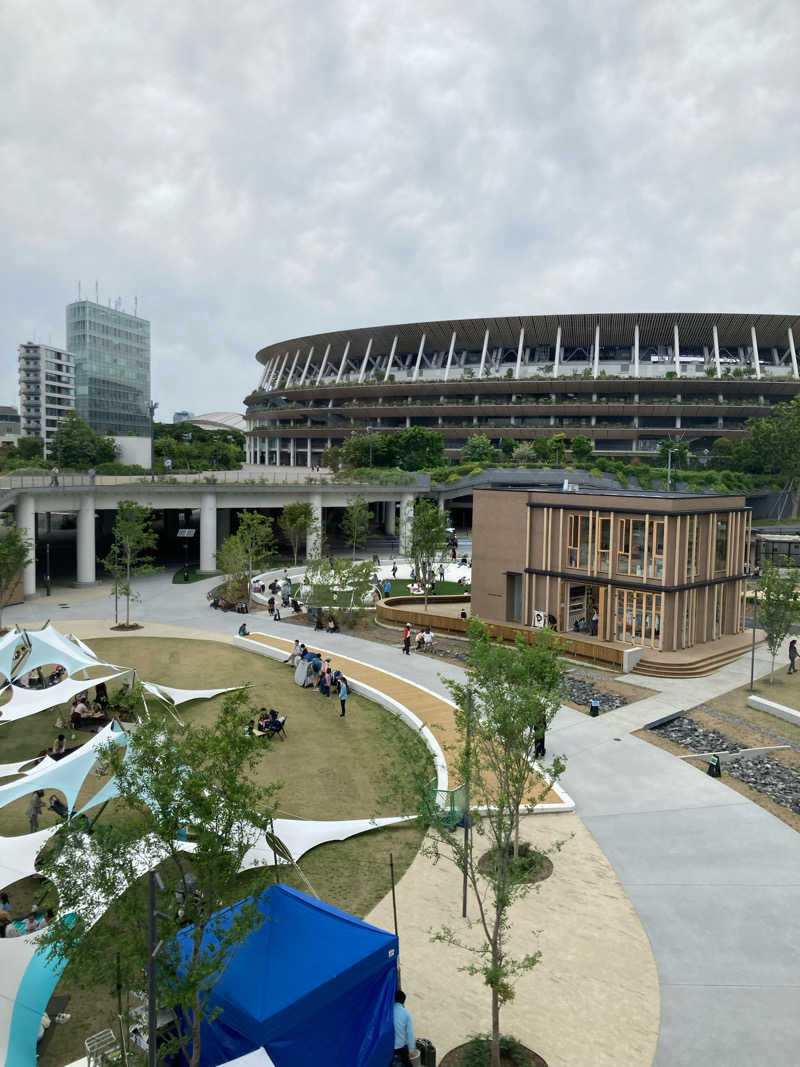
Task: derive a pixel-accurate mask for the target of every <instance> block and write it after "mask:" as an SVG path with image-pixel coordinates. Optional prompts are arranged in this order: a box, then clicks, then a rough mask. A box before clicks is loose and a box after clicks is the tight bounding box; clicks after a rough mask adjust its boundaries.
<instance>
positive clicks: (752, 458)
mask: <svg viewBox="0 0 800 1067" xmlns="http://www.w3.org/2000/svg"><path fill="white" fill-rule="evenodd" d="M746 425H747V435H746V436H745V438H744V439H743V441H742V442H741V445H742V448H741V451H740V453H739V454H740V456H741V459H742V463H743V466H744V467H745V469H747V470H750V471H754V472H755V473H764V474H774V475H776V476H777V477H778V478H779V479H780V480H781V481H782V482H783V483H784V484H788V483H790V482H791V483H793V490H792V493H791V503H792V514H793V515H797V514H800V478H798V465H797V457H798V455H800V398H798V397H795V398H794V400H792V401H791V403H789V404H777V405H776V406H775V407H774V408H772V410H771V411H770V414H769V415H768V417H767V418H755V419H748V420H747V424H746Z"/></svg>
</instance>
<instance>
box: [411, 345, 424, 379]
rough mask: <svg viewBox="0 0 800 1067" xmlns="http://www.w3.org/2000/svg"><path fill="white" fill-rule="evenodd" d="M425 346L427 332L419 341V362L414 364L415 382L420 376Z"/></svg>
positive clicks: (413, 377)
mask: <svg viewBox="0 0 800 1067" xmlns="http://www.w3.org/2000/svg"><path fill="white" fill-rule="evenodd" d="M424 348H425V334H423V335H422V337H421V338H420V342H419V351H418V352H417V362H416V363H415V364H414V374H413V376H412V378H411V381H412V382H415V381H416V380H417V378H419V365H420V363H421V362H422V351H423V349H424Z"/></svg>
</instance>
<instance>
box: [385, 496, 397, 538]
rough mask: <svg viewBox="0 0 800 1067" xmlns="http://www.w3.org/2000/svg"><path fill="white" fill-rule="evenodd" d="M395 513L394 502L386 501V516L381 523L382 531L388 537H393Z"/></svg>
mask: <svg viewBox="0 0 800 1067" xmlns="http://www.w3.org/2000/svg"><path fill="white" fill-rule="evenodd" d="M396 512H397V505H396V504H395V502H394V500H387V501H386V516H385V518H384V521H383V529H384V533H387V534H389V536H390V537H394V535H395V531H396V530H397V523H396Z"/></svg>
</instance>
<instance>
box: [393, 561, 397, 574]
mask: <svg viewBox="0 0 800 1067" xmlns="http://www.w3.org/2000/svg"><path fill="white" fill-rule="evenodd" d="M395 578H397V560H396V559H393V560H392V579H395Z"/></svg>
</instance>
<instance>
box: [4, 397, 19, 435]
mask: <svg viewBox="0 0 800 1067" xmlns="http://www.w3.org/2000/svg"><path fill="white" fill-rule="evenodd" d="M19 436H20V417H19V412H18V411H17V409H16V408H12V407H7V406H6V405H4V404H0V444H4V445H5V444H16V441H17V439H18V438H19Z"/></svg>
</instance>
